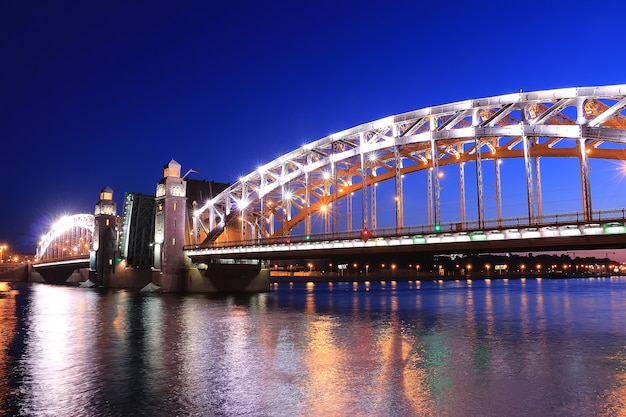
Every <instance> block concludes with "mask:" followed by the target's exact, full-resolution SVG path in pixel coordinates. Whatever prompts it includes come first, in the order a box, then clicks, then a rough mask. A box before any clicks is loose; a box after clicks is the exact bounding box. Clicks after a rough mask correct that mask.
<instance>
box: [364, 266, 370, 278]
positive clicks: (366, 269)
mask: <svg viewBox="0 0 626 417" xmlns="http://www.w3.org/2000/svg"><path fill="white" fill-rule="evenodd" d="M369 271H370V266H369V264H365V276H367V275H368V274H369Z"/></svg>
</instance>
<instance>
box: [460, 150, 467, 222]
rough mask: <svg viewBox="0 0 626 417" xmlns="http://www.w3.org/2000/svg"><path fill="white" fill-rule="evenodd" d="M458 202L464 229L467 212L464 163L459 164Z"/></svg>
mask: <svg viewBox="0 0 626 417" xmlns="http://www.w3.org/2000/svg"><path fill="white" fill-rule="evenodd" d="M459 201H460V203H459V204H460V207H459V211H460V219H461V224H462V227H463V228H465V227H466V225H465V222H466V221H467V212H466V210H465V162H461V163H459Z"/></svg>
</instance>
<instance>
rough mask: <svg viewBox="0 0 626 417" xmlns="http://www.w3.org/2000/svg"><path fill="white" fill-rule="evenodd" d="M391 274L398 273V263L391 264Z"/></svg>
mask: <svg viewBox="0 0 626 417" xmlns="http://www.w3.org/2000/svg"><path fill="white" fill-rule="evenodd" d="M391 275H392V276H395V275H396V264H391Z"/></svg>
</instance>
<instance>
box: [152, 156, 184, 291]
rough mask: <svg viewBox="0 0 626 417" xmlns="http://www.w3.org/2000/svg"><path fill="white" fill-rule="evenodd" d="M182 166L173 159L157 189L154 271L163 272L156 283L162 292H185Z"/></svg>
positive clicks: (165, 169) (168, 164) (164, 170)
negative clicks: (183, 272) (182, 273)
mask: <svg viewBox="0 0 626 417" xmlns="http://www.w3.org/2000/svg"><path fill="white" fill-rule="evenodd" d="M180 168H181V166H180V164H179V163H178V162H176V161H175V160H173V159H172V160H171V161H170V162H168V163H167V165H165V167H164V169H163V179H162V180H161V181H159V183H158V184H157V189H156V199H155V202H156V211H155V218H154V268H155V269H156V270H159V271H160V275H159V277H158V278H156V279H155V284H156V285H158V286H159V287H160V288H161V290H162V291H165V292H171V291H182V289H183V288H182V287H183V284H182V283H183V280H182V276H181V268H182V266H183V246H184V245H185V218H186V211H187V196H186V192H187V191H186V183H185V181H184V179H183V178H181V175H180Z"/></svg>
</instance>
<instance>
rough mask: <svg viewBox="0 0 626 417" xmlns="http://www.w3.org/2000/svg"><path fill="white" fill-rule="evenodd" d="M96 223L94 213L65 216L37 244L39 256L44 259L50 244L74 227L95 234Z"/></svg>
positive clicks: (91, 234) (89, 234)
mask: <svg viewBox="0 0 626 417" xmlns="http://www.w3.org/2000/svg"><path fill="white" fill-rule="evenodd" d="M94 224H95V221H94V215H93V214H86V213H81V214H74V215H71V216H63V217H62V218H60V219H59V220H57V221H56V222H54V224H52V226H51V227H50V231H48V233H46V234H45V235H44V236H42V238H41V240H40V241H39V245H38V246H37V258H38V259H42V258H43V257H44V256H45V254H46V251H47V250H48V248H49V246H50V244H51V243H52V242H53V241H54V240H55V239H57V238H58V237H59V236H61V235H63V234H64V233H65V232H67V231H68V230H70V229H72V228H79V229H82V230H85V231H86V232H87V233H88V236H89V237H91V236H93V231H94ZM89 242H91V239H89Z"/></svg>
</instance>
